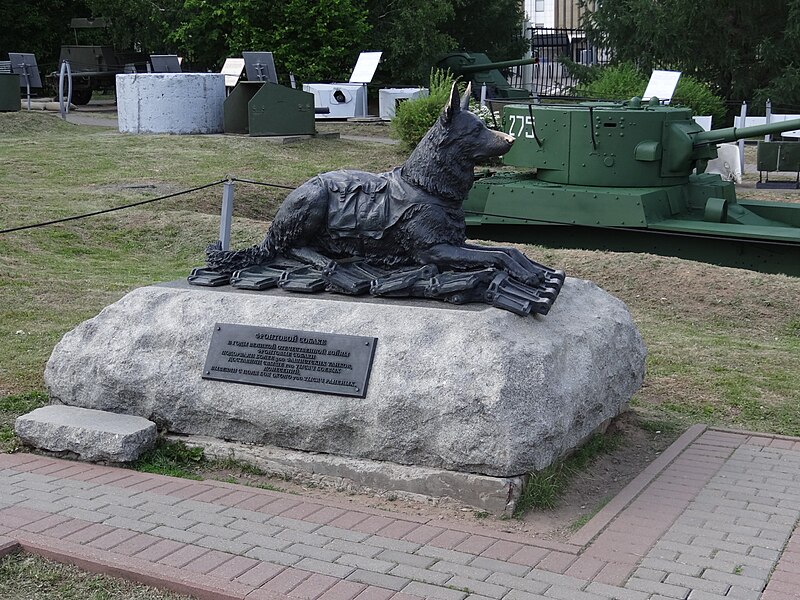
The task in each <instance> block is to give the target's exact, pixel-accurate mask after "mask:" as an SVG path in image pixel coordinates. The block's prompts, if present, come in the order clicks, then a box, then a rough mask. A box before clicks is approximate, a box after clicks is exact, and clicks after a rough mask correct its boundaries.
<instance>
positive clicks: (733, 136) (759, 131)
mask: <svg viewBox="0 0 800 600" xmlns="http://www.w3.org/2000/svg"><path fill="white" fill-rule="evenodd" d="M792 129H800V119H791V120H788V121H779V122H777V123H770V124H768V125H752V126H750V127H726V128H725V129H712V130H711V131H703V132H702V133H698V134H697V135H695V136H694V141H693V144H694V146H695V147H697V146H702V145H706V144H721V143H723V142H735V141H736V140H741V139H743V138H749V137H760V136H762V135H771V134H773V133H782V132H784V131H791V130H792Z"/></svg>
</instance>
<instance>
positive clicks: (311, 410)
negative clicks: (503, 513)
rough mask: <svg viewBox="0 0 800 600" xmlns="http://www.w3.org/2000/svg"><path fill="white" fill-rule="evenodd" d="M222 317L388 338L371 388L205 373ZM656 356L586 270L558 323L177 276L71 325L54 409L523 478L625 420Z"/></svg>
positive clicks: (570, 288) (57, 367)
mask: <svg viewBox="0 0 800 600" xmlns="http://www.w3.org/2000/svg"><path fill="white" fill-rule="evenodd" d="M218 322H222V323H234V324H242V325H252V326H269V327H278V328H283V329H297V330H301V331H311V332H323V333H336V334H350V335H359V336H368V337H375V338H377V340H378V341H377V346H376V351H375V358H374V363H373V367H372V373H371V377H370V380H369V384H368V387H367V393H366V397H364V398H354V397H342V396H334V395H329V394H320V393H312V392H302V391H295V390H286V389H276V388H270V387H262V386H254V385H246V384H242V383H232V382H227V381H211V380H205V379H202V378H201V375H202V369H203V365H204V362H205V359H206V354H207V353H208V348H209V342H210V340H211V335H212V331H213V329H214V326H215V324H216V323H218ZM644 358H645V348H644V344H643V343H642V339H641V337H640V336H639V333H638V331H637V329H636V327H635V325H634V324H633V321H632V319H631V316H630V314H629V313H628V311H627V309H626V308H625V305H624V304H623V303H622V302H620V301H619V300H617V299H615V298H614V297H612V296H610V295H609V294H607V293H605V292H604V291H602V290H601V289H600V288H598V287H597V286H595V285H594V284H592V283H590V282H587V281H581V280H576V279H568V280H567V282H566V283H565V284H564V287H563V289H562V292H561V295H560V297H559V299H558V302H556V304H555V306H554V307H553V309H552V310H551V311H550V313H549V314H548V315H547V316H546V317H539V316H536V317H519V316H516V315H514V314H511V313H509V312H506V311H502V310H498V309H495V308H492V307H488V306H485V305H467V306H464V307H458V306H451V305H446V304H443V303H439V302H434V301H422V300H420V301H410V302H409V301H392V300H382V299H375V298H349V297H344V296H335V295H330V294H328V295H320V296H314V297H308V296H300V295H293V294H290V293H288V292H283V291H274V292H261V293H252V292H241V291H235V290H231V289H230V288H227V289H224V290H216V289H210V288H191V287H189V286H187V285H185V284H183V283H176V284H172V285H162V286H151V287H146V288H140V289H137V290H134V291H133V292H131V293H130V294H128V295H127V296H125V297H124V298H123V299H121V300H120V301H118V302H116V303H115V304H113V305H111V306H109V307H107V308H106V309H104V310H103V311H102V312H101V313H100V314H99V315H98V316H97V317H95V318H93V319H90V320H89V321H86V322H85V323H83V324H81V325H80V326H78V327H77V328H76V329H74V330H73V331H71V332H70V333H68V334H66V335H65V336H64V338H63V339H62V340H61V342H59V344H58V345H57V346H56V348H55V350H54V351H53V354H52V356H51V358H50V361H49V362H48V364H47V368H46V371H45V381H46V383H47V385H48V387H49V388H50V394H51V397H52V399H53V401H55V402H61V403H64V404H68V405H73V406H81V407H87V408H95V409H100V410H109V411H113V412H122V413H128V414H132V415H138V416H142V417H145V418H148V419H150V420H152V421H155V422H156V423H157V424H158V425H159V426H160V427H163V428H166V429H168V430H170V431H172V432H176V433H182V434H189V435H204V436H210V437H215V438H220V439H225V440H232V441H239V442H247V443H254V444H267V445H272V446H278V447H281V448H286V449H294V450H302V451H306V452H321V453H326V454H333V455H337V456H342V457H350V458H358V459H367V460H374V461H386V462H391V463H396V464H400V465H413V466H419V467H429V468H434V469H445V470H448V471H460V472H465V473H479V474H482V475H490V476H493V477H516V476H519V475H523V474H525V473H527V472H529V471H536V470H540V469H542V468H544V467H546V466H547V465H549V464H550V463H552V462H553V461H554V460H556V459H557V458H559V457H560V456H562V455H563V454H565V453H567V452H569V451H570V450H572V449H574V448H575V447H576V446H577V445H578V444H579V443H580V442H582V441H583V440H584V439H585V438H586V437H587V436H588V435H589V434H591V433H592V432H593V431H594V430H595V429H597V428H598V426H600V425H601V424H602V423H604V422H606V421H607V420H609V419H611V418H613V417H614V416H616V415H617V414H619V413H620V412H621V411H622V410H623V409H624V408H625V406H626V404H627V402H628V401H629V399H630V397H631V396H632V395H633V393H634V392H635V391H636V390H637V389H638V388H639V386H640V385H641V382H642V378H643V374H644Z"/></svg>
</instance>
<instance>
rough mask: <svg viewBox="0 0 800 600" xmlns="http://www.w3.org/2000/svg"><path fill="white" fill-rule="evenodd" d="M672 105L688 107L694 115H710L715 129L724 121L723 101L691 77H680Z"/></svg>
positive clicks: (703, 84)
mask: <svg viewBox="0 0 800 600" xmlns="http://www.w3.org/2000/svg"><path fill="white" fill-rule="evenodd" d="M672 103H673V104H682V105H684V106H688V107H689V108H691V109H692V111H694V114H696V115H711V116H712V117H713V123H714V124H715V126H717V127H721V123H722V121H723V120H724V119H725V112H726V109H725V101H724V100H723V99H722V98H720V97H719V96H717V95H716V94H715V93H714V92H712V91H711V89H710V88H709V87H708V86H707V85H706V84H705V83H703V82H702V81H699V80H698V79H695V78H694V77H692V76H691V75H682V76H681V79H680V81H679V82H678V87H677V88H675V94H674V95H673V97H672Z"/></svg>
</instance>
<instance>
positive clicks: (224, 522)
mask: <svg viewBox="0 0 800 600" xmlns="http://www.w3.org/2000/svg"><path fill="white" fill-rule="evenodd" d="M181 518H182V519H187V520H189V521H197V522H198V523H205V524H206V525H215V526H217V527H227V526H228V525H230V524H231V523H232V522H233V521H234V520H235V519H233V518H232V517H229V516H227V515H224V514H221V513H212V512H207V511H203V510H190V511H189V512H187V513H184V514H182V515H181Z"/></svg>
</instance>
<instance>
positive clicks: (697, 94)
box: [570, 63, 725, 123]
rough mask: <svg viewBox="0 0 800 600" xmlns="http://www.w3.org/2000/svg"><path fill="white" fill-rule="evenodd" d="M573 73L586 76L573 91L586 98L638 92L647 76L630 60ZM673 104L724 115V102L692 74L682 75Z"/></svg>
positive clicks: (622, 97)
mask: <svg viewBox="0 0 800 600" xmlns="http://www.w3.org/2000/svg"><path fill="white" fill-rule="evenodd" d="M570 68H571V67H570ZM574 74H575V75H578V76H580V75H581V74H582V75H583V77H584V78H585V83H584V82H582V83H581V84H579V85H578V86H577V89H576V92H577V94H578V95H579V96H585V97H587V98H598V99H602V100H623V101H624V100H629V99H630V98H632V97H633V96H641V95H642V94H643V93H644V91H645V89H646V88H647V80H648V78H647V77H646V76H645V75H644V74H643V73H642V72H641V71H639V70H638V69H637V68H636V67H635V66H634V65H633V64H631V63H620V64H618V65H614V66H609V67H594V68H590V69H586V68H584V69H583V70H580V72H579V71H578V70H577V69H576V70H575V71H574ZM673 104H682V105H684V106H688V107H689V108H691V109H692V110H693V111H694V114H696V115H712V116H713V117H714V119H715V120H716V122H717V123H719V122H721V121H722V120H723V119H724V118H725V102H724V101H723V100H722V98H720V97H719V96H717V95H716V94H714V93H713V92H712V91H711V89H709V87H708V85H706V84H704V83H703V82H701V81H699V80H698V79H696V78H695V77H692V76H691V75H682V76H681V79H680V81H679V82H678V87H677V88H676V89H675V94H674V96H673Z"/></svg>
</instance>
